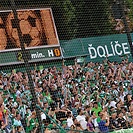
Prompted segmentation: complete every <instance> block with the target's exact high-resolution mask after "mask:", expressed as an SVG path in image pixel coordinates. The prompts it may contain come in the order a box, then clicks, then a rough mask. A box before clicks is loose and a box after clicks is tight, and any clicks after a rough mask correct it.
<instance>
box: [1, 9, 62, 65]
mask: <svg viewBox="0 0 133 133" xmlns="http://www.w3.org/2000/svg"><path fill="white" fill-rule="evenodd" d="M17 21H18V25H17V24H16V20H15V17H14V14H13V11H12V10H6V11H0V64H8V63H9V64H10V63H18V62H21V61H23V59H22V54H21V45H20V37H19V34H18V30H17V27H18V26H19V28H20V30H21V33H20V34H21V39H22V42H23V44H24V47H25V49H27V50H28V51H29V60H30V61H37V60H40V61H41V60H45V59H49V58H56V57H58V58H59V57H61V50H60V44H59V39H58V35H57V30H56V26H55V23H54V18H53V14H52V10H51V8H41V9H22V10H17ZM4 57H7V58H6V59H5V58H4Z"/></svg>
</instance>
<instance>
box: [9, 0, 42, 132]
mask: <svg viewBox="0 0 133 133" xmlns="http://www.w3.org/2000/svg"><path fill="white" fill-rule="evenodd" d="M10 2H11V8H12V11H13V14H14V19H15V22H16V28H17V30H18V36H19V40H20V47H21V52H22V57H23V60H24V67H25V69H26V72H27V75H28V79H29V87H30V92H31V94H32V106H33V109H34V110H35V111H36V114H37V119H38V124H39V126H38V130H39V132H40V133H41V132H42V130H41V129H42V121H41V115H40V112H39V110H38V109H37V107H36V105H37V104H38V102H37V97H36V94H35V91H34V84H33V81H32V77H31V74H30V64H29V62H28V61H29V59H28V51H27V50H26V49H25V47H24V41H23V39H22V35H21V29H20V26H19V20H18V17H17V11H16V10H17V8H16V5H15V2H14V0H10Z"/></svg>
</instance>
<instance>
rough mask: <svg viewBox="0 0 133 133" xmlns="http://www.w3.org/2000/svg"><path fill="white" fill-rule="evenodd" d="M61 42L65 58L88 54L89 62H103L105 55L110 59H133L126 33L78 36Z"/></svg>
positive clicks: (87, 59)
mask: <svg viewBox="0 0 133 133" xmlns="http://www.w3.org/2000/svg"><path fill="white" fill-rule="evenodd" d="M60 43H61V47H62V52H63V56H64V58H69V57H74V56H75V57H79V56H83V55H86V56H87V57H86V61H87V62H90V61H92V62H101V61H103V60H104V59H105V57H108V59H109V60H110V61H118V62H120V61H121V60H122V59H123V58H128V59H129V61H132V57H131V52H130V46H129V43H128V40H127V36H126V34H115V35H109V36H102V37H91V38H78V39H73V40H69V41H61V42H60Z"/></svg>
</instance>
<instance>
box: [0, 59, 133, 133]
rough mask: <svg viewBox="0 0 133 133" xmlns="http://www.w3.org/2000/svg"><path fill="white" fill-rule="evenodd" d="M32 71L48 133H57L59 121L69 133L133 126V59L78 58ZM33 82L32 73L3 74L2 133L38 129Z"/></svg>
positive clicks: (0, 85)
mask: <svg viewBox="0 0 133 133" xmlns="http://www.w3.org/2000/svg"><path fill="white" fill-rule="evenodd" d="M31 75H32V79H33V82H34V88H32V89H34V90H35V92H36V96H37V100H38V105H39V106H40V108H41V110H42V111H41V112H40V115H41V120H42V123H43V126H44V130H45V132H46V133H49V132H57V131H58V126H57V124H56V123H58V125H59V126H60V127H62V128H61V129H65V130H66V131H67V132H69V133H76V132H78V131H82V132H83V131H84V132H104V133H106V132H111V131H115V130H118V129H127V128H130V127H132V126H133V119H132V117H133V97H132V93H133V90H132V89H133V63H130V62H128V59H125V60H122V62H121V63H117V62H110V61H108V60H105V61H104V63H101V64H100V63H92V62H89V63H87V64H83V65H80V64H77V62H75V65H71V66H70V65H69V66H65V65H63V66H62V67H61V68H58V67H55V66H53V67H50V68H47V69H44V70H31ZM28 82H29V81H28V76H27V73H26V72H20V71H17V72H15V71H14V70H12V72H11V73H4V72H3V73H2V74H1V76H0V95H1V96H2V97H3V103H2V102H1V104H0V127H1V132H6V133H8V132H9V133H10V132H13V133H23V132H26V133H34V132H37V130H38V120H37V117H36V111H35V110H34V108H33V106H32V102H31V101H32V100H33V97H32V95H31V92H30V88H29V85H28ZM44 112H45V113H44ZM53 120H55V121H53ZM60 132H61V131H60ZM62 132H63V131H62Z"/></svg>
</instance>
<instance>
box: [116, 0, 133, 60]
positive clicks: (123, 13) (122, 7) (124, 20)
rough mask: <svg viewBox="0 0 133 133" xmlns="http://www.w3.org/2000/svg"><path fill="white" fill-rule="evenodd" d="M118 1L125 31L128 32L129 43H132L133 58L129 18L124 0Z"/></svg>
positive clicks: (132, 47) (131, 47)
mask: <svg viewBox="0 0 133 133" xmlns="http://www.w3.org/2000/svg"><path fill="white" fill-rule="evenodd" d="M117 2H118V6H119V9H120V14H121V16H122V18H121V19H122V20H123V23H124V27H125V31H126V34H127V39H128V42H129V45H130V49H131V55H132V58H133V44H132V38H131V35H130V29H129V27H128V24H127V20H126V15H125V12H124V1H123V0H117Z"/></svg>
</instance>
